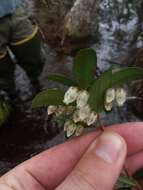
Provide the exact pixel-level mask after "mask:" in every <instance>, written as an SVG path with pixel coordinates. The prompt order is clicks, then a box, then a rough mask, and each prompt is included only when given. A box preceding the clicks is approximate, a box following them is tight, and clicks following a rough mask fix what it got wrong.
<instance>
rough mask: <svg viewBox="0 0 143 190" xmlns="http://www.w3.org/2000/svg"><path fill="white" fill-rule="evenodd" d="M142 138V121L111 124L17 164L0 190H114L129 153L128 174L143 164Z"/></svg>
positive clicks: (0, 180)
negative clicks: (105, 128)
mask: <svg viewBox="0 0 143 190" xmlns="http://www.w3.org/2000/svg"><path fill="white" fill-rule="evenodd" d="M115 132H116V133H115ZM121 136H122V137H123V138H122V137H121ZM142 137H143V123H142V122H140V123H127V124H122V125H114V126H111V127H109V128H107V130H106V132H104V133H103V134H102V135H101V136H99V132H93V133H89V134H86V135H83V136H81V137H79V138H75V139H73V140H70V141H67V142H66V143H64V144H61V145H58V146H56V147H54V148H51V149H49V150H47V151H45V152H43V153H41V154H39V155H37V156H36V157H34V158H32V159H30V160H28V161H26V162H24V163H22V164H21V165H19V166H17V167H16V168H15V169H13V170H11V171H10V172H9V173H7V174H5V175H4V176H2V177H1V178H0V189H1V190H52V189H56V190H66V189H68V190H79V189H82V190H94V189H99V190H105V189H106V190H111V189H113V187H114V184H115V182H116V180H117V178H118V177H119V175H120V172H121V170H122V167H123V165H124V161H125V157H126V154H127V159H126V167H127V169H128V171H129V173H131V174H132V173H133V172H135V171H136V170H138V169H139V168H141V167H142V166H143V138H142ZM123 139H124V140H123ZM125 141H126V143H125ZM126 145H127V148H126ZM127 150H128V151H127Z"/></svg>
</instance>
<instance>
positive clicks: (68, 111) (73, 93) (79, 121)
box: [47, 87, 126, 138]
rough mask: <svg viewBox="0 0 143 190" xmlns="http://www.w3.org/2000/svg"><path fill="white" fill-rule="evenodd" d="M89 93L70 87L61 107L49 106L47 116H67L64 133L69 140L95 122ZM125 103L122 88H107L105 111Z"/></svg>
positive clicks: (95, 116)
mask: <svg viewBox="0 0 143 190" xmlns="http://www.w3.org/2000/svg"><path fill="white" fill-rule="evenodd" d="M88 100H89V92H88V91H86V90H80V89H79V88H78V87H70V88H69V89H68V90H67V91H66V92H65V95H64V99H63V103H64V105H63V106H61V105H60V106H53V105H51V106H49V107H48V110H47V112H48V115H51V114H55V115H56V116H61V115H68V119H67V120H66V121H65V124H64V131H65V133H66V136H67V137H68V138H69V137H71V136H72V135H75V136H79V135H81V134H82V132H83V131H84V127H85V126H90V125H92V124H94V123H95V122H96V121H97V118H98V114H97V113H95V112H94V111H92V110H91V108H90V106H89V104H88ZM125 101H126V92H125V90H124V89H123V88H116V89H114V88H109V89H108V90H107V91H106V94H105V104H104V106H105V109H106V111H111V110H112V107H113V103H114V102H116V103H117V105H118V106H122V105H123V104H124V103H125Z"/></svg>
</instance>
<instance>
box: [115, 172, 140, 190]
mask: <svg viewBox="0 0 143 190" xmlns="http://www.w3.org/2000/svg"><path fill="white" fill-rule="evenodd" d="M135 186H136V182H135V180H133V179H132V178H129V177H127V176H124V175H121V176H120V177H119V179H118V181H117V183H116V186H115V189H116V190H119V189H124V188H133V187H135Z"/></svg>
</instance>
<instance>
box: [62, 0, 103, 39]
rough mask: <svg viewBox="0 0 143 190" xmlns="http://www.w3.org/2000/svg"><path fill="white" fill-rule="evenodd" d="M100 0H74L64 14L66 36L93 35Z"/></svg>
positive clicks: (96, 27)
mask: <svg viewBox="0 0 143 190" xmlns="http://www.w3.org/2000/svg"><path fill="white" fill-rule="evenodd" d="M100 1H101V0H88V1H87V0H76V1H75V3H74V6H73V7H72V8H71V10H70V11H69V13H68V14H67V15H66V18H65V23H64V33H65V35H67V36H73V37H87V36H94V35H95V33H96V32H97V29H98V16H97V15H98V13H99V4H100Z"/></svg>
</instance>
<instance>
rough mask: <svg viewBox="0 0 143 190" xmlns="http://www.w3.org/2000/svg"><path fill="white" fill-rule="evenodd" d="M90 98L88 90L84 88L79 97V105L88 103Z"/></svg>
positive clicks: (80, 106) (82, 105)
mask: <svg viewBox="0 0 143 190" xmlns="http://www.w3.org/2000/svg"><path fill="white" fill-rule="evenodd" d="M88 98H89V93H88V92H87V91H86V90H82V91H80V92H79V94H78V97H77V107H78V108H82V107H84V106H85V105H86V104H87V101H88Z"/></svg>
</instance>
